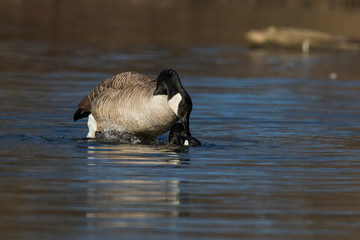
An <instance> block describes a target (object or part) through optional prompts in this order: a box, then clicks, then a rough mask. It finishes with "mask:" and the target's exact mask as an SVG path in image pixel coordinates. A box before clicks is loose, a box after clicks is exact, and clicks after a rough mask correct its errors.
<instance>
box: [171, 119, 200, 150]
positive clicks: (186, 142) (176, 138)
mask: <svg viewBox="0 0 360 240" xmlns="http://www.w3.org/2000/svg"><path fill="white" fill-rule="evenodd" d="M169 144H170V145H178V146H194V147H195V146H201V142H200V141H199V140H197V139H196V138H194V137H192V136H191V135H190V134H188V133H187V132H186V130H185V128H184V126H183V125H182V124H181V123H175V124H174V126H173V127H172V128H171V130H170V133H169Z"/></svg>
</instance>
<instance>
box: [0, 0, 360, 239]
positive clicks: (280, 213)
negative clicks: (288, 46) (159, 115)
mask: <svg viewBox="0 0 360 240" xmlns="http://www.w3.org/2000/svg"><path fill="white" fill-rule="evenodd" d="M10 2H11V1H10ZM20 2H21V1H20ZM35 2H36V1H35ZM135 2H136V1H135ZM139 2H140V1H139ZM137 4H138V3H137ZM15 5H16V4H15ZM163 7H164V6H163ZM165 8H166V6H165ZM14 9H17V8H16V7H14ZM14 11H15V10H14ZM15 15H16V14H15ZM205 15H206V14H205ZM21 16H23V18H24V19H25V20H26V19H27V20H28V21H29V22H30V23H31V24H35V23H33V22H31V20H32V19H33V17H34V16H31V14H30V16H28V15H26V14H25V15H21ZM35 18H36V17H35ZM139 21H140V20H139ZM10 23H11V24H6V22H3V23H2V25H1V28H0V29H1V32H2V33H6V35H5V36H6V37H3V38H0V52H1V54H0V82H1V88H0V203H1V204H0V238H1V239H219V240H220V239H357V238H358V236H359V234H360V205H359V202H360V126H359V123H360V94H359V93H360V68H359V62H360V55H359V53H352V52H314V53H313V52H311V53H310V54H308V55H302V54H301V53H299V52H297V51H293V52H284V51H280V52H279V51H269V50H257V51H250V50H248V49H247V48H246V47H245V46H244V45H236V44H224V43H223V42H221V41H220V40H216V41H215V40H214V41H215V43H209V42H207V43H206V44H198V43H197V41H194V42H193V43H186V44H183V41H180V43H179V42H177V41H172V40H169V42H168V43H166V44H156V43H154V42H153V40H151V41H144V40H143V39H142V38H141V39H142V40H141V41H139V42H135V43H131V44H129V43H127V40H128V39H126V41H125V43H124V42H122V44H119V46H115V45H116V44H114V45H112V44H111V43H107V44H104V45H103V44H100V43H99V44H94V43H89V42H87V44H80V43H79V39H77V40H74V42H73V43H72V42H71V41H70V40H69V39H67V40H66V41H63V40H59V39H53V38H52V37H44V38H42V37H40V39H38V38H39V35H36V34H35V35H34V36H32V35H31V34H29V32H26V31H25V30H24V29H25V27H24V26H23V25H21V24H19V23H17V22H13V21H10ZM31 24H30V25H29V26H30V27H33V25H31ZM37 24H38V23H36V24H35V25H34V26H38V25H37ZM26 26H28V25H26ZM40 26H42V25H40ZM61 26H63V25H62V24H60V27H59V26H57V27H59V29H61ZM23 28H24V29H23ZM38 31H40V30H38ZM66 31H69V32H71V29H70V30H69V29H67V30H66ZM84 31H85V32H87V30H86V29H85V30H84ZM54 32H55V31H54ZM45 35H46V34H45ZM133 37H134V36H133ZM143 37H144V36H143ZM154 41H155V42H157V40H154ZM216 42H217V43H216ZM167 67H172V68H174V69H176V70H177V71H178V73H179V74H180V76H181V79H182V82H183V85H184V86H185V88H186V89H187V90H188V92H189V94H190V95H191V96H192V99H193V103H194V109H193V113H192V116H191V129H192V133H193V135H194V136H195V137H197V138H198V139H199V140H201V141H202V143H203V146H202V147H198V148H186V147H185V148H182V147H169V146H168V145H167V144H166V139H167V136H166V135H164V136H161V137H160V138H159V139H160V140H161V141H162V142H163V143H162V144H159V145H155V146H152V145H126V144H118V143H103V142H96V141H87V140H85V139H84V138H83V137H84V136H85V135H86V133H87V127H86V121H84V120H81V121H79V122H76V123H74V122H73V121H72V116H73V113H74V111H75V110H76V106H77V104H78V102H79V101H80V99H81V98H82V97H83V96H84V95H85V94H87V93H88V92H89V91H90V90H91V89H92V88H93V87H94V86H95V85H96V84H98V83H99V82H100V81H102V80H104V79H105V78H107V77H110V76H112V75H114V74H116V73H119V72H121V71H129V70H132V71H138V72H142V73H147V74H153V75H156V74H158V72H160V71H161V70H162V69H163V68H167Z"/></svg>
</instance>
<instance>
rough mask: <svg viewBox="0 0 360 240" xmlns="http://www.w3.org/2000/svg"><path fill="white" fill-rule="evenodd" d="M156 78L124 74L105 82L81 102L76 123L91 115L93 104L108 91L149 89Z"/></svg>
mask: <svg viewBox="0 0 360 240" xmlns="http://www.w3.org/2000/svg"><path fill="white" fill-rule="evenodd" d="M155 84H156V78H155V77H149V76H146V75H143V74H140V73H134V72H124V73H119V74H117V75H115V76H114V77H111V78H108V79H106V80H104V81H103V82H102V83H100V84H99V85H97V86H96V87H95V88H94V89H93V90H92V91H91V92H90V93H89V94H87V95H86V96H85V97H83V99H82V100H81V101H80V103H79V105H78V109H77V110H76V112H75V114H74V121H76V120H78V119H81V118H85V117H87V116H89V115H90V114H91V103H92V102H93V101H94V99H96V98H97V97H99V96H100V95H102V94H103V93H104V92H107V91H114V90H115V91H121V90H123V89H126V88H129V87H139V88H143V87H149V86H152V85H153V86H155Z"/></svg>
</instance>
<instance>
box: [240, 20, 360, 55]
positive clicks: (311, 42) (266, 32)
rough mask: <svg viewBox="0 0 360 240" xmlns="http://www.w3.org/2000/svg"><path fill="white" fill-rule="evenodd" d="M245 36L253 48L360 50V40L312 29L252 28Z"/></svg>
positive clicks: (306, 50) (305, 50) (304, 50)
mask: <svg viewBox="0 0 360 240" xmlns="http://www.w3.org/2000/svg"><path fill="white" fill-rule="evenodd" d="M245 38H246V39H247V40H248V41H249V43H250V47H252V48H298V49H301V50H302V51H303V52H308V51H309V50H310V49H325V50H326V49H336V50H352V51H358V50H360V40H359V39H352V38H347V37H343V36H334V35H331V34H328V33H325V32H321V31H315V30H310V29H299V28H289V27H273V26H270V27H268V28H266V29H260V30H250V31H248V32H246V33H245Z"/></svg>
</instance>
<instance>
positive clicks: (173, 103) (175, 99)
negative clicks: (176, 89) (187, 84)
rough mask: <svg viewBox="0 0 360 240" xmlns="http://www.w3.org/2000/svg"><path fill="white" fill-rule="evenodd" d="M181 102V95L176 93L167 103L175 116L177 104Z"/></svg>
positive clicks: (177, 108)
mask: <svg viewBox="0 0 360 240" xmlns="http://www.w3.org/2000/svg"><path fill="white" fill-rule="evenodd" d="M181 100H182V97H181V94H180V93H178V94H176V95H175V96H173V97H172V98H171V99H170V100H169V101H168V103H169V106H170V108H171V109H172V110H173V111H174V113H175V114H176V115H178V110H179V104H180V102H181Z"/></svg>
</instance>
